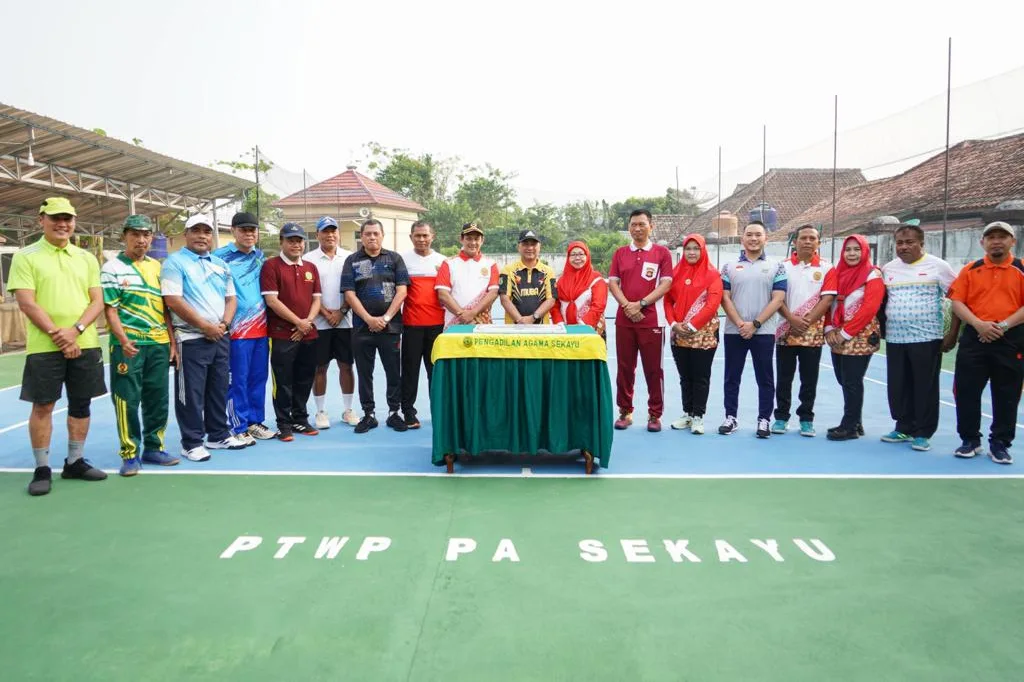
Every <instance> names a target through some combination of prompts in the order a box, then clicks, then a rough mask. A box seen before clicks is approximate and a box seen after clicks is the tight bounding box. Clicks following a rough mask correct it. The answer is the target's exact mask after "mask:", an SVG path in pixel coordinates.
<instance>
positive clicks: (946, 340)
mask: <svg viewBox="0 0 1024 682" xmlns="http://www.w3.org/2000/svg"><path fill="white" fill-rule="evenodd" d="M954 348H956V336H955V335H953V334H946V335H945V336H943V337H942V346H941V349H942V352H943V353H948V352H949V351H951V350H953V349H954Z"/></svg>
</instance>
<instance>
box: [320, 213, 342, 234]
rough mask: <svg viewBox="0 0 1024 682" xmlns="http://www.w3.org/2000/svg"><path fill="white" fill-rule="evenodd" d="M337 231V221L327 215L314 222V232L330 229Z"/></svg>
mask: <svg viewBox="0 0 1024 682" xmlns="http://www.w3.org/2000/svg"><path fill="white" fill-rule="evenodd" d="M332 227H333V228H334V229H338V221H337V220H335V219H334V218H332V217H331V216H329V215H325V216H323V217H322V218H320V220H318V221H316V231H317V232H319V231H320V230H327V229H330V228H332Z"/></svg>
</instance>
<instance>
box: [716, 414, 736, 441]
mask: <svg viewBox="0 0 1024 682" xmlns="http://www.w3.org/2000/svg"><path fill="white" fill-rule="evenodd" d="M739 428H740V424H739V422H737V421H736V417H733V416H731V415H729V416H726V418H725V421H724V422H722V425H721V426H719V427H718V432H719V433H720V434H722V435H723V436H728V435H729V434H732V433H736V431H738V430H739Z"/></svg>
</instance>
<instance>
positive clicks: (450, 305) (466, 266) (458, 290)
mask: <svg viewBox="0 0 1024 682" xmlns="http://www.w3.org/2000/svg"><path fill="white" fill-rule="evenodd" d="M459 241H460V242H462V250H461V251H459V255H457V256H455V257H453V258H449V259H448V260H446V261H445V262H443V263H441V269H440V270H438V271H437V282H436V283H435V284H434V288H435V289H437V297H438V299H440V301H441V305H443V306H444V307H445V314H444V327H445V329H447V328H448V327H450V326H452V325H453V324H490V323H491V304H493V303H494V299H496V298H498V265H497V264H496V263H495V262H494V261H493V260H492V259H490V258H488V257H486V256H484V255H483V253H482V252H481V248H483V245H484V231H483V230H481V229H480V227H479V226H478V225H477V224H476V223H466V224H465V225H463V226H462V234H461V235H460V236H459Z"/></svg>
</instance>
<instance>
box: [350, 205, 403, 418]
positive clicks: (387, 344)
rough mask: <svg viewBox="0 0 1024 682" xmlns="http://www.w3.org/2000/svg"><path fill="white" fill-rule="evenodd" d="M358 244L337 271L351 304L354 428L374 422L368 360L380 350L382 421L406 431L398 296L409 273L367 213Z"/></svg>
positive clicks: (370, 372)
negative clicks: (359, 409) (357, 415)
mask: <svg viewBox="0 0 1024 682" xmlns="http://www.w3.org/2000/svg"><path fill="white" fill-rule="evenodd" d="M359 241H360V243H361V244H362V246H361V247H360V248H359V249H358V250H357V251H356V252H355V253H354V254H352V255H351V256H349V257H348V258H347V259H346V260H345V267H344V269H342V272H341V291H342V293H343V294H344V296H345V302H346V303H347V304H348V305H349V307H351V308H352V312H353V318H352V354H353V355H354V356H355V361H356V371H357V373H358V375H359V402H360V403H361V404H362V406H363V418H362V419H360V420H359V423H358V424H357V425H356V428H355V432H356V433H366V432H367V431H369V430H370V429H374V428H376V427H377V418H376V417H375V416H374V414H373V410H374V401H373V365H374V362H375V359H376V354H378V353H379V354H380V361H381V364H382V365H384V374H385V376H386V377H387V401H388V411H389V412H390V415H389V416H388V419H387V421H386V422H385V423H386V424H387V425H388V426H390V427H391V428H393V429H394V430H395V431H405V430H406V428H407V427H406V425H405V420H404V419H402V418H401V417H400V416H399V414H398V409H399V406H400V404H401V399H402V395H401V352H400V350H399V339H401V334H402V301H404V300H405V295H406V291H407V289H408V287H409V272H408V271H407V270H406V267H405V262H404V261H403V260H402V257H401V256H400V255H398V254H397V253H395V252H394V251H388V250H387V249H385V248H383V245H382V244H383V241H384V226H383V225H381V224H380V221H378V220H375V219H373V218H370V219H369V220H367V221H366V222H365V223H363V227H362V229H361V230H360V232H359Z"/></svg>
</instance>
